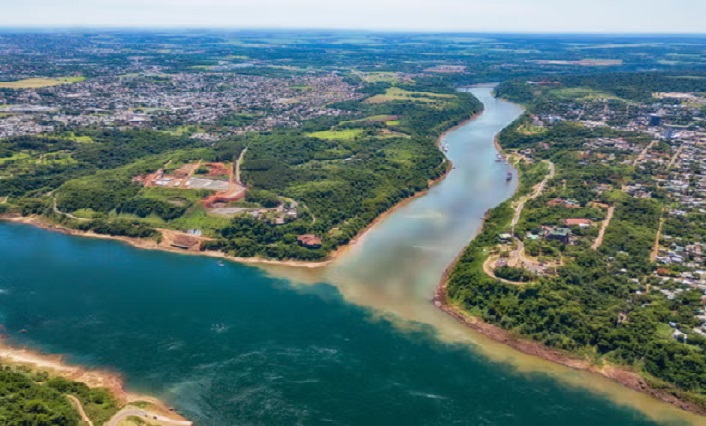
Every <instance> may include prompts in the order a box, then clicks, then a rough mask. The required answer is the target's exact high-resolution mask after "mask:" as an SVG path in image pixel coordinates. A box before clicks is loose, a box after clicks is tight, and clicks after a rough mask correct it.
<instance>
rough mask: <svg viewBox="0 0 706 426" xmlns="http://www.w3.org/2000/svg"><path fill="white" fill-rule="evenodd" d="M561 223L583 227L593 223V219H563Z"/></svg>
mask: <svg viewBox="0 0 706 426" xmlns="http://www.w3.org/2000/svg"><path fill="white" fill-rule="evenodd" d="M561 223H562V224H563V225H564V226H580V227H581V228H588V227H589V226H591V225H593V221H592V220H591V219H583V218H572V219H562V220H561Z"/></svg>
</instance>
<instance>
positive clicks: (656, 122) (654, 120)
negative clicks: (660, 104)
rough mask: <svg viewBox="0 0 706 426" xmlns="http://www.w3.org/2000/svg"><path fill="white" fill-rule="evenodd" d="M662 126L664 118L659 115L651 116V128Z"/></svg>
mask: <svg viewBox="0 0 706 426" xmlns="http://www.w3.org/2000/svg"><path fill="white" fill-rule="evenodd" d="M661 125H662V116H661V115H659V114H652V115H650V126H652V127H659V126H661Z"/></svg>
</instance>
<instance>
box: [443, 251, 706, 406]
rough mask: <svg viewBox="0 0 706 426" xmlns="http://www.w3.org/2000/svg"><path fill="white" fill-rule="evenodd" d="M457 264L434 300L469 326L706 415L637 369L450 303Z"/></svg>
mask: <svg viewBox="0 0 706 426" xmlns="http://www.w3.org/2000/svg"><path fill="white" fill-rule="evenodd" d="M455 264H456V261H454V262H453V263H452V264H451V265H450V266H449V268H448V270H447V271H445V272H444V276H443V277H442V280H441V282H440V283H439V286H438V287H437V290H436V292H435V295H434V304H435V305H436V306H437V307H438V308H439V309H441V310H442V311H444V312H445V313H447V314H448V315H450V316H452V317H454V318H455V319H456V320H457V321H458V322H460V323H462V324H464V325H465V326H466V327H468V328H470V329H472V330H473V331H475V332H477V333H480V334H482V335H484V336H486V337H488V338H490V339H492V340H494V341H496V342H498V343H502V344H504V345H507V346H509V347H511V348H513V349H515V350H517V351H520V352H522V353H524V354H527V355H532V356H536V357H539V358H542V359H545V360H547V361H551V362H554V363H557V364H560V365H563V366H565V367H569V368H572V369H574V370H582V371H588V372H591V373H595V374H600V375H602V376H604V377H606V378H608V379H611V380H614V381H615V382H617V383H620V384H621V385H623V386H626V387H628V388H630V389H632V390H636V391H638V392H642V393H645V394H647V395H650V396H652V397H654V398H657V399H659V400H660V401H663V402H666V403H669V404H672V405H674V406H676V407H678V408H680V409H682V410H685V411H689V412H692V413H696V414H699V415H702V416H706V408H704V407H702V406H699V405H697V404H695V403H692V402H690V401H685V400H683V399H681V398H679V397H677V396H675V395H674V394H673V393H671V392H669V391H667V390H662V389H655V388H654V387H652V386H651V385H650V384H649V383H648V382H647V380H645V378H644V377H642V376H641V375H640V374H639V373H637V372H635V371H632V370H629V369H627V368H625V367H618V366H615V365H610V364H603V365H595V364H592V363H590V362H589V361H587V360H585V359H581V358H577V357H575V356H572V355H571V354H568V353H565V352H562V351H559V350H556V349H551V348H549V347H547V346H545V345H543V344H542V343H539V342H535V341H532V340H527V339H523V338H521V337H517V336H515V335H513V334H512V333H511V332H509V331H508V330H505V329H504V328H501V327H498V326H496V325H493V324H489V323H487V322H485V321H483V320H482V319H480V318H478V317H475V316H473V315H470V314H468V313H467V312H465V311H464V310H463V308H461V307H459V306H456V305H454V304H452V303H450V302H449V300H448V297H447V295H446V287H447V284H448V278H449V274H450V271H451V270H452V269H453V267H454V265H455Z"/></svg>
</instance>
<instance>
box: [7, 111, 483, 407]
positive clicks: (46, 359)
mask: <svg viewBox="0 0 706 426" xmlns="http://www.w3.org/2000/svg"><path fill="white" fill-rule="evenodd" d="M481 114H483V110H481V111H479V112H477V113H475V114H473V115H472V116H471V117H469V118H468V119H466V120H463V121H461V122H460V123H458V124H456V125H454V126H453V127H451V128H449V129H447V130H445V131H444V132H442V133H441V134H440V135H439V137H438V138H437V139H436V141H435V146H436V147H437V148H439V149H441V142H442V140H443V139H444V138H445V137H446V135H447V134H448V133H450V132H453V131H454V130H456V129H458V128H460V127H461V126H464V125H466V124H468V123H470V122H472V121H474V120H475V119H476V118H478V117H479V116H480V115H481ZM444 163H445V169H444V172H443V173H442V174H441V175H440V176H439V177H437V178H435V179H433V180H429V182H428V185H427V188H426V189H424V190H421V191H418V192H416V193H415V194H413V195H412V196H410V197H407V198H405V199H403V200H401V201H399V202H398V203H396V204H395V205H394V206H393V207H392V208H390V209H388V210H387V211H385V212H383V213H382V214H380V215H378V216H377V217H376V218H375V220H373V221H372V222H371V223H369V224H368V225H367V226H366V227H365V228H363V229H362V230H360V232H358V234H357V235H356V236H355V237H354V238H352V239H351V240H350V241H349V242H348V243H347V244H345V245H341V246H339V247H338V248H337V249H336V250H334V251H333V252H331V253H329V255H328V257H327V259H326V260H325V261H322V262H302V261H295V260H282V261H280V260H271V259H262V258H242V257H233V256H228V255H227V254H226V253H224V252H222V251H214V250H205V251H188V250H182V249H179V248H174V247H171V246H169V245H168V244H161V243H160V242H158V241H157V240H155V239H145V238H134V237H125V236H114V235H105V234H98V233H95V232H92V231H80V230H77V229H73V228H68V227H64V226H61V225H60V224H57V223H53V222H51V221H50V220H48V219H47V218H43V217H41V216H21V215H12V214H2V215H0V221H6V222H10V223H18V224H25V225H32V226H35V227H38V228H40V229H44V230H48V231H55V232H61V233H64V234H67V235H72V236H78V237H85V238H98V239H108V240H114V241H120V242H123V243H126V244H128V245H130V246H132V247H134V248H138V249H145V250H159V251H165V252H169V253H177V254H189V255H196V256H206V257H213V258H218V259H223V260H228V261H232V262H236V263H242V264H250V265H280V266H288V267H302V268H320V267H324V266H327V265H329V264H331V263H332V262H333V261H335V260H336V259H337V258H339V257H341V256H343V255H344V254H345V253H346V252H348V251H349V250H350V249H352V248H353V247H354V246H355V245H356V244H358V243H359V242H360V241H361V240H362V239H363V238H364V237H365V235H367V233H368V232H370V231H371V230H373V229H374V228H375V227H376V226H377V225H378V224H380V223H381V222H382V221H384V220H385V219H387V218H388V217H389V216H390V215H391V214H393V213H394V212H395V211H397V210H398V209H400V208H402V207H404V206H406V205H407V204H409V203H410V202H412V201H414V200H416V199H418V198H420V197H423V196H424V195H426V194H427V193H428V192H429V190H431V188H433V187H434V186H436V185H438V184H439V183H441V182H442V181H443V180H444V179H445V178H446V177H447V176H448V175H449V173H450V172H451V170H452V169H453V164H452V162H451V161H450V160H449V159H448V158H445V159H444ZM166 231H168V230H166ZM0 362H3V363H6V364H9V365H21V366H26V367H29V368H31V369H32V370H37V371H48V372H49V373H50V374H53V375H58V376H60V377H63V378H65V379H68V380H72V381H78V382H82V383H85V384H86V385H88V386H89V387H91V388H106V389H108V390H109V391H110V393H111V394H113V395H114V397H115V398H116V400H117V401H119V402H121V403H122V404H123V405H127V404H129V403H131V402H149V403H150V404H152V405H153V406H154V407H155V408H156V409H157V410H159V412H160V413H163V414H168V415H169V416H170V417H173V418H174V420H177V421H186V419H185V418H183V417H181V416H179V415H177V414H175V413H174V412H173V411H172V410H171V409H170V408H169V407H168V406H167V405H166V404H165V403H164V402H162V401H160V400H158V399H156V398H152V397H146V396H142V395H138V394H133V393H129V392H127V391H126V390H125V389H124V387H123V380H122V378H121V377H120V376H119V375H117V374H114V373H111V372H108V371H101V370H89V369H85V368H83V367H79V366H72V365H69V364H66V363H65V362H64V361H63V359H62V357H61V356H60V355H45V354H41V353H39V352H35V351H31V350H28V349H24V348H17V347H13V346H10V345H8V344H6V343H5V342H3V341H2V340H0Z"/></svg>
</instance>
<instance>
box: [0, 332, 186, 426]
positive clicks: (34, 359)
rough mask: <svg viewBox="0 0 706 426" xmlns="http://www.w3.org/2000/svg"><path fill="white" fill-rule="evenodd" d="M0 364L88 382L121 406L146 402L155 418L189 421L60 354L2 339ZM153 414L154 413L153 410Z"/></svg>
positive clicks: (110, 375)
mask: <svg viewBox="0 0 706 426" xmlns="http://www.w3.org/2000/svg"><path fill="white" fill-rule="evenodd" d="M0 364H3V365H9V366H23V367H27V368H30V369H32V370H35V371H45V372H47V373H48V374H50V375H52V376H59V377H63V378H65V379H67V380H71V381H74V382H80V383H85V384H86V385H87V386H88V387H91V388H105V389H108V391H110V393H111V394H112V395H113V396H114V397H115V399H116V400H117V401H118V403H119V404H120V405H121V406H125V405H127V404H131V403H137V402H146V403H149V404H150V405H152V406H153V407H154V414H155V415H158V414H162V415H167V416H168V418H169V419H170V420H172V421H180V422H186V421H187V419H185V418H184V417H182V416H181V415H179V414H177V413H176V412H174V411H173V410H172V408H170V407H169V406H168V405H167V404H165V403H164V402H162V401H160V400H159V399H156V398H153V397H149V396H145V395H139V394H135V393H130V392H127V391H126V390H125V388H124V387H123V380H122V378H121V377H120V376H119V375H118V374H115V373H112V372H109V371H102V370H90V369H86V368H84V367H79V366H74V365H69V364H67V363H65V362H64V360H63V359H62V357H61V356H59V355H44V354H40V353H38V352H34V351H31V350H28V349H22V348H15V347H11V346H9V345H7V344H6V343H5V342H3V341H1V340H0ZM151 412H152V410H150V413H151Z"/></svg>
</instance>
